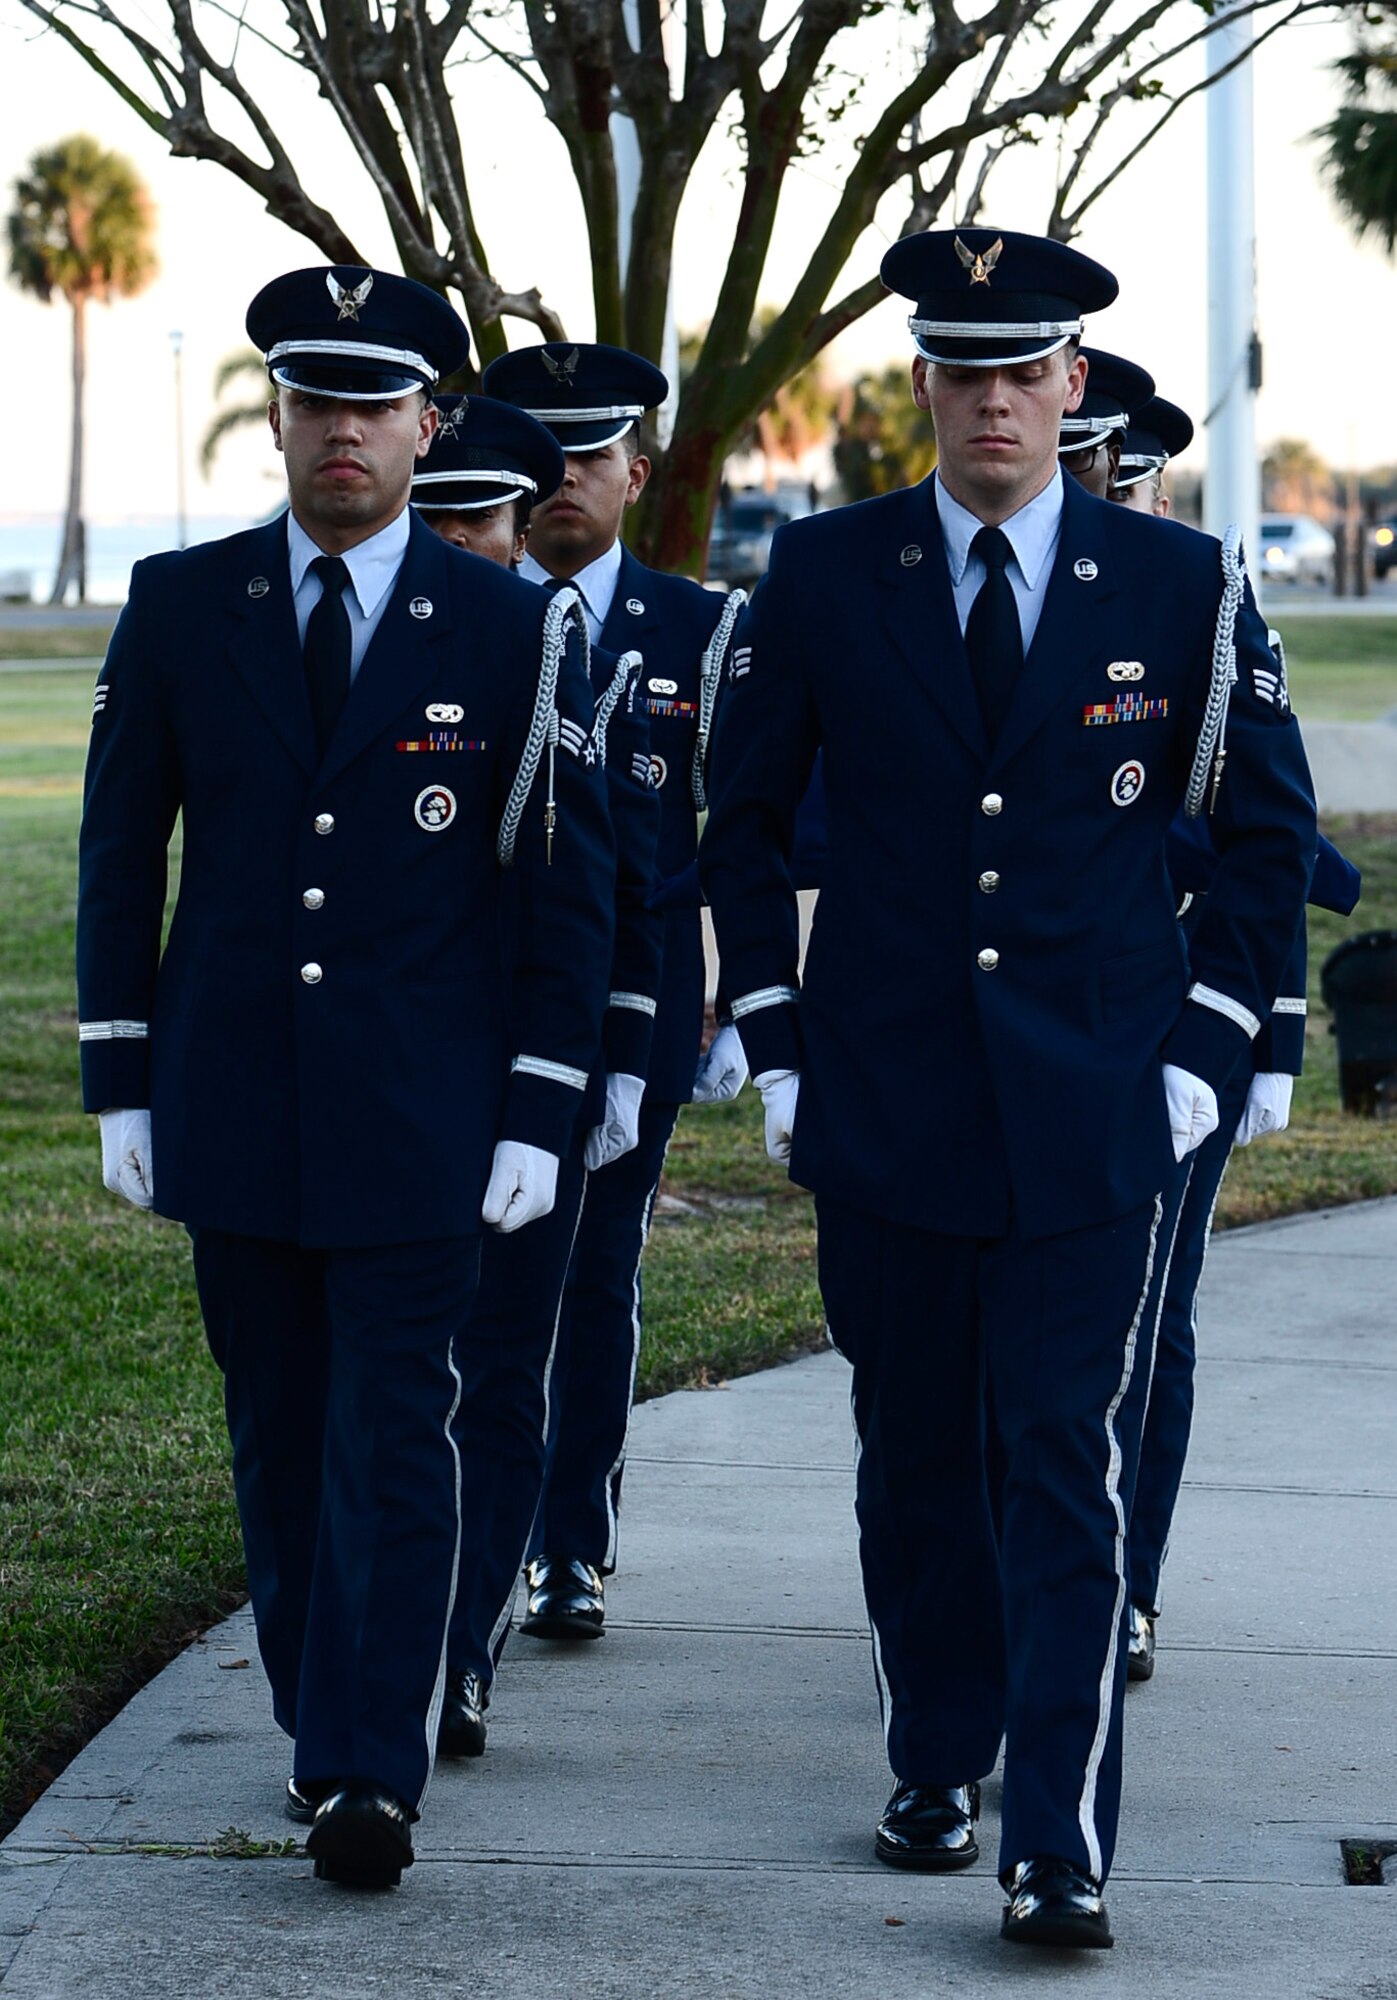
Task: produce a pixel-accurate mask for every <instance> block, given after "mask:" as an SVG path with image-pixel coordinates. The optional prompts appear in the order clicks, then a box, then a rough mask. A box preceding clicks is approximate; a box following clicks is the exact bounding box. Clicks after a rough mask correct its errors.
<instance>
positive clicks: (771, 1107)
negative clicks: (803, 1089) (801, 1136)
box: [752, 1069, 800, 1167]
mask: <svg viewBox="0 0 1397 2000" xmlns="http://www.w3.org/2000/svg"><path fill="white" fill-rule="evenodd" d="M752 1081H753V1083H754V1084H755V1085H756V1087H757V1089H758V1090H759V1091H760V1092H761V1094H762V1106H763V1108H764V1110H765V1111H766V1152H767V1158H768V1159H770V1160H774V1161H775V1162H776V1164H777V1166H778V1167H784V1166H785V1164H786V1162H787V1161H788V1160H789V1159H790V1157H791V1140H792V1138H793V1137H794V1135H795V1129H796V1099H797V1098H798V1097H799V1095H800V1071H799V1070H798V1069H764V1070H763V1071H762V1073H761V1075H760V1076H754V1077H753V1078H752Z"/></svg>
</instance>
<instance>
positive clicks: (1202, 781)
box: [1184, 521, 1247, 819]
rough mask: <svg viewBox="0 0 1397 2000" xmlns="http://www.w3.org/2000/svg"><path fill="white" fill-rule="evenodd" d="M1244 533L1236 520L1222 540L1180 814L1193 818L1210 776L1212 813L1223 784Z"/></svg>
mask: <svg viewBox="0 0 1397 2000" xmlns="http://www.w3.org/2000/svg"><path fill="white" fill-rule="evenodd" d="M1241 548H1242V531H1241V529H1240V528H1239V527H1238V526H1237V524H1236V523H1235V521H1234V522H1233V524H1232V525H1231V526H1230V527H1229V528H1228V529H1227V531H1226V533H1225V534H1224V535H1223V538H1222V602H1221V603H1220V604H1219V605H1218V622H1217V629H1216V631H1215V632H1214V634H1213V673H1212V680H1211V682H1210V684H1209V687H1208V701H1207V706H1206V707H1205V708H1204V711H1203V727H1202V728H1201V729H1200V730H1199V732H1198V747H1197V749H1196V750H1195V751H1194V753H1193V769H1192V770H1191V771H1190V772H1189V777H1188V789H1187V790H1186V791H1185V793H1184V815H1185V817H1186V818H1188V819H1197V817H1198V815H1199V813H1201V812H1202V810H1203V803H1204V800H1205V799H1207V796H1208V775H1209V773H1210V772H1211V773H1212V779H1213V795H1212V799H1211V800H1210V801H1209V803H1208V811H1209V812H1210V813H1211V811H1212V810H1213V807H1214V806H1215V805H1216V804H1217V795H1218V787H1219V785H1221V783H1222V767H1223V762H1224V759H1225V758H1226V756H1227V743H1226V732H1227V704H1228V702H1229V701H1230V700H1231V699H1232V689H1233V687H1234V686H1235V684H1236V680H1237V613H1238V612H1239V611H1240V610H1241V608H1242V592H1243V589H1244V587H1245V585H1246V580H1247V573H1246V571H1245V569H1244V568H1243V567H1242V557H1241Z"/></svg>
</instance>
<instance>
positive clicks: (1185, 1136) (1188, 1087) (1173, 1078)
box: [1163, 1063, 1218, 1160]
mask: <svg viewBox="0 0 1397 2000" xmlns="http://www.w3.org/2000/svg"><path fill="white" fill-rule="evenodd" d="M1163 1068H1164V1099H1165V1102H1166V1104H1167V1105H1168V1107H1169V1131H1170V1135H1171V1137H1172V1138H1173V1141H1174V1158H1175V1159H1176V1160H1182V1159H1183V1158H1184V1157H1185V1155H1186V1154H1188V1153H1191V1152H1192V1151H1193V1150H1194V1148H1195V1146H1201V1145H1202V1143H1203V1141H1204V1140H1205V1139H1206V1138H1207V1136H1208V1134H1209V1133H1210V1132H1216V1131H1217V1129H1218V1100H1217V1093H1216V1092H1215V1091H1214V1089H1213V1086H1212V1085H1211V1084H1210V1083H1204V1081H1203V1079H1202V1077H1201V1076H1194V1075H1193V1074H1192V1072H1191V1071H1189V1070H1186V1069H1180V1068H1179V1067H1178V1066H1177V1064H1175V1063H1165V1064H1164V1065H1163Z"/></svg>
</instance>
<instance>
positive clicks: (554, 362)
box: [482, 340, 669, 451]
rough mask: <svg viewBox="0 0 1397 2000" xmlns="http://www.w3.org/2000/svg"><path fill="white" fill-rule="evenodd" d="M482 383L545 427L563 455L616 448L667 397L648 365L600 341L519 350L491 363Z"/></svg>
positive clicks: (662, 379)
mask: <svg viewBox="0 0 1397 2000" xmlns="http://www.w3.org/2000/svg"><path fill="white" fill-rule="evenodd" d="M482 379H483V381H484V385H485V391H486V394H487V395H490V396H498V397H499V398H500V400H501V402H504V403H513V404H514V406H515V408H516V409H520V410H525V411H527V413H528V414H529V416H531V417H536V418H537V419H538V421H539V422H540V423H541V424H546V425H547V426H548V428H549V430H550V431H552V433H553V435H554V437H556V438H557V440H558V442H559V444H560V445H561V446H562V447H563V450H564V451H600V450H601V449H602V447H603V446H604V445H608V444H614V443H615V442H616V440H617V438H621V437H624V436H625V435H626V432H627V431H628V430H629V429H630V427H631V425H632V424H635V423H639V421H640V419H641V418H642V417H643V416H644V415H645V412H646V411H647V410H653V409H654V408H655V407H656V405H657V404H660V403H662V402H663V401H664V399H665V397H666V396H667V395H668V394H669V382H668V380H667V378H666V377H665V376H664V375H663V374H662V373H661V372H660V370H659V369H658V368H656V367H653V366H652V364H651V363H650V362H648V361H642V359H641V358H640V356H639V355H638V354H630V353H628V352H627V350H626V349H625V348H624V347H602V346H600V345H599V344H598V343H597V342H596V341H590V342H589V341H580V342H576V343H573V342H570V341H566V340H550V341H546V342H545V343H544V345H543V346H542V347H520V348H517V349H516V350H515V351H514V353H513V354H502V355H501V356H500V357H499V359H498V360H497V361H492V362H491V363H490V366H489V367H488V368H487V369H486V370H485V374H484V376H483V378H482Z"/></svg>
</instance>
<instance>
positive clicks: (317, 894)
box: [301, 875, 984, 910]
mask: <svg viewBox="0 0 1397 2000" xmlns="http://www.w3.org/2000/svg"><path fill="white" fill-rule="evenodd" d="M980 883H981V886H982V887H983V886H984V877H983V875H982V876H981V877H980ZM301 901H302V902H303V903H304V904H305V906H306V908H307V909H308V910H319V909H323V908H324V905H325V891H324V890H323V889H305V890H303V891H302V892H301Z"/></svg>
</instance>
